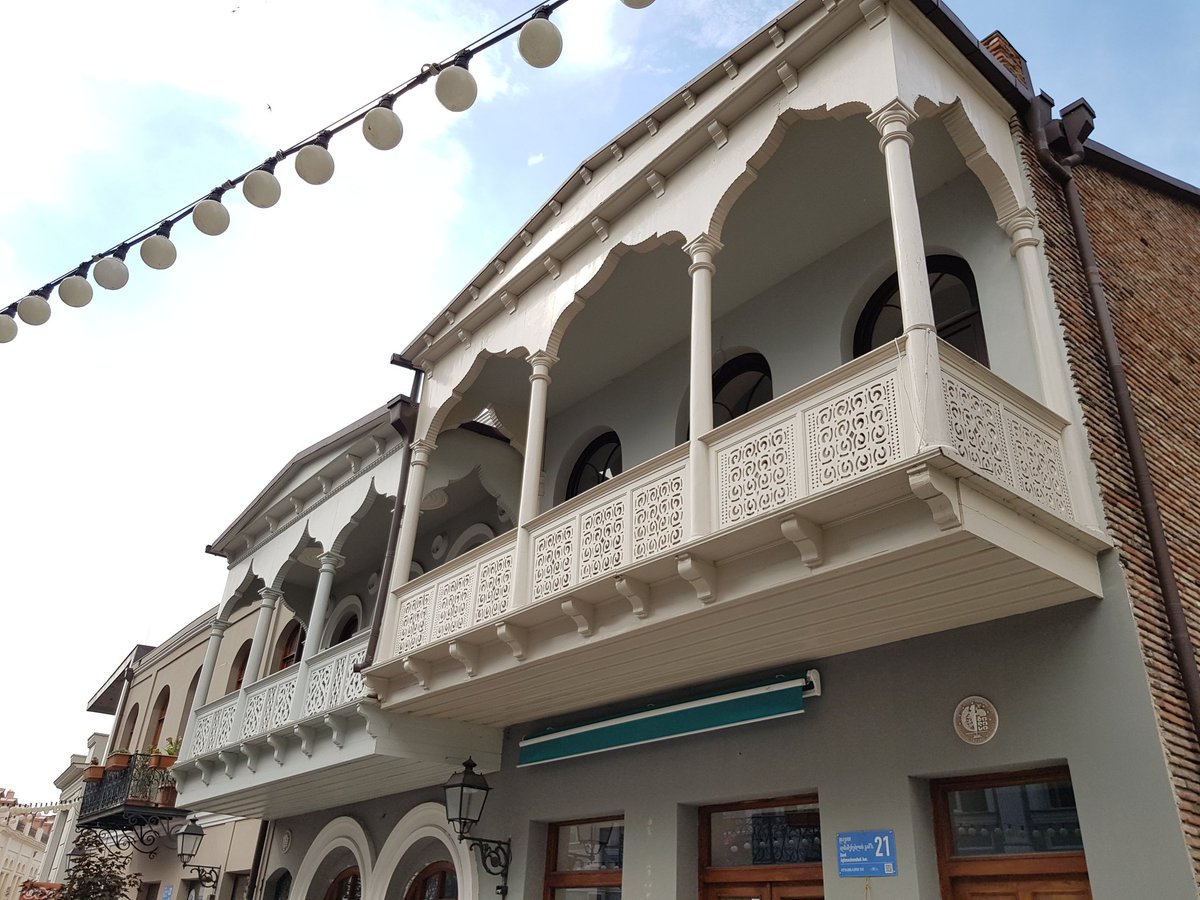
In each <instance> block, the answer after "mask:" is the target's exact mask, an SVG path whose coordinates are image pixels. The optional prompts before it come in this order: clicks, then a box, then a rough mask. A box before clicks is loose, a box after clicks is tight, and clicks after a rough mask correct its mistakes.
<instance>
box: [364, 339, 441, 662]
mask: <svg viewBox="0 0 1200 900" xmlns="http://www.w3.org/2000/svg"><path fill="white" fill-rule="evenodd" d="M392 365H395V366H403V367H404V368H406V369H411V370H412V373H413V383H412V396H411V397H405V396H403V395H402V396H400V397H398V398H396V400H395V401H394V402H393V403H391V404H389V406H388V409H389V411H390V413H391V426H392V427H393V428H394V429H396V431H397V433H399V434H400V436H401V437H403V438H404V440H405V441H407V442H408V446H407V447H405V450H404V464H403V465H402V466H401V467H400V483H399V485H397V487H396V503H395V505H394V506H393V507H392V522H391V525H390V527H389V528H388V540H387V550H386V551H384V554H383V568H382V569H380V572H379V586H378V587H377V588H376V589H375V608H374V609H373V610H372V611H371V634H370V636H369V637H368V638H367V652H366V655H365V656H363V659H362V662H358V663H355V664H354V671H355V672H362V671H363V670H364V669H366V668H369V667H370V666H373V665H374V664H375V653H376V651H377V650H378V649H379V632H380V631H381V630H382V628H383V608H384V604H385V603H386V601H387V595H388V585H389V584H391V581H392V567H393V566H394V565H395V564H396V541H397V538H399V536H400V520H401V519H402V518H403V517H404V495H405V494H406V493H407V491H408V472H409V469H410V468H412V467H411V466H410V465H409V464H408V461H409V458H410V457H411V455H412V440H413V435H414V434H416V430H417V412H418V411H419V410H420V408H421V385H422V382H423V381H424V380H425V373H424V372H423V371H421V370H420V369H418V368H417V367H416V366H414V365H413V364H412V363H411V362H409V361H408V360H406V359H405V358H404V357H402V356H399V355H393V356H392Z"/></svg>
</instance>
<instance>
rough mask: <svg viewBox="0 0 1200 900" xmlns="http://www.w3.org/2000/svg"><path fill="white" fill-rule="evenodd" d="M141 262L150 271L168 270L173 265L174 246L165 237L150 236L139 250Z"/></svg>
mask: <svg viewBox="0 0 1200 900" xmlns="http://www.w3.org/2000/svg"><path fill="white" fill-rule="evenodd" d="M139 250H140V252H141V254H142V262H144V263H145V264H146V265H148V266H149V267H150V268H152V269H169V268H171V266H173V265H174V264H175V257H176V256H177V254H176V252H175V245H174V244H172V243H171V239H170V238H169V237H167V236H166V235H162V234H152V235H150V237H148V238H146V239H145V240H144V241H142V246H141V247H140V248H139Z"/></svg>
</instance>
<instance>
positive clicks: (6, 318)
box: [0, 312, 17, 344]
mask: <svg viewBox="0 0 1200 900" xmlns="http://www.w3.org/2000/svg"><path fill="white" fill-rule="evenodd" d="M16 336H17V320H16V319H14V318H13V315H12V314H10V313H8V312H0V344H7V343H8V342H9V341H11V340H12V339H13V338H15V337H16Z"/></svg>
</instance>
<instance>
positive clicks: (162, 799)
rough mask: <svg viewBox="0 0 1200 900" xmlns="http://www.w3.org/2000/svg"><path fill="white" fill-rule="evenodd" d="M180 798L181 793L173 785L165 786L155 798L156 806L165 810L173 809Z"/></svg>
mask: <svg viewBox="0 0 1200 900" xmlns="http://www.w3.org/2000/svg"><path fill="white" fill-rule="evenodd" d="M178 796H179V791H178V790H177V789H176V787H175V785H173V784H164V785H162V786H161V787H160V788H159V789H158V794H157V796H156V797H155V798H154V802H155V804H156V805H158V806H161V807H163V808H164V809H171V808H173V807H174V806H175V800H176V798H177V797H178Z"/></svg>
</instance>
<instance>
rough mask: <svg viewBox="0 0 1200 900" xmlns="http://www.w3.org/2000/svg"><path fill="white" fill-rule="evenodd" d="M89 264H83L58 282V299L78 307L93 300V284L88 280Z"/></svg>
mask: <svg viewBox="0 0 1200 900" xmlns="http://www.w3.org/2000/svg"><path fill="white" fill-rule="evenodd" d="M87 273H88V266H87V265H86V264H85V265H82V266H80V267H79V268H78V269H76V270H75V271H74V272H72V273H71V274H70V275H68V276H67V277H66V278H64V279H63V280H62V281H60V282H59V283H58V299H59V300H61V301H62V302H63V303H65V304H67V306H73V307H75V308H76V309H78V308H79V307H81V306H87V305H88V304H89V303H91V302H92V286H91V284H90V283H89V282H88V280H87Z"/></svg>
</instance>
